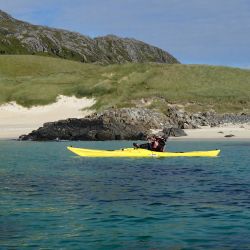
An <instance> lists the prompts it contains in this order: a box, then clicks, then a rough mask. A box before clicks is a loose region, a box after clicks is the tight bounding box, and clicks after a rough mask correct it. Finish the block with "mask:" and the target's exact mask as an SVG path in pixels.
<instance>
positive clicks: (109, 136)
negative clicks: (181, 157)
mask: <svg viewBox="0 0 250 250" xmlns="http://www.w3.org/2000/svg"><path fill="white" fill-rule="evenodd" d="M247 122H250V115H247V114H240V115H233V114H227V115H218V114H216V113H214V112H200V113H196V114H191V113H188V112H185V111H183V110H180V109H178V108H176V107H169V108H168V110H166V113H165V114H163V113H160V112H157V111H155V110H150V109H147V108H121V109H109V110H106V111H103V112H100V113H94V114H92V115H90V116H87V117H85V118H81V119H76V118H71V119H66V120H60V121H57V122H49V123H45V124H44V125H43V126H42V127H40V128H38V129H37V130H34V131H32V132H31V133H29V134H27V135H22V136H20V137H19V139H20V140H35V141H47V140H96V141H102V140H144V139H145V138H146V136H147V135H149V134H152V133H160V134H163V135H164V134H165V135H166V134H168V132H169V129H170V128H174V129H173V130H172V131H171V136H175V137H179V136H185V135H186V134H185V132H184V131H183V129H196V128H200V127H202V126H208V127H215V126H220V125H221V124H224V123H232V124H233V123H237V124H239V123H242V124H245V123H247Z"/></svg>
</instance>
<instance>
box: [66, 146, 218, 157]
mask: <svg viewBox="0 0 250 250" xmlns="http://www.w3.org/2000/svg"><path fill="white" fill-rule="evenodd" d="M67 149H68V150H70V151H71V152H73V153H75V154H76V155H79V156H82V157H150V158H152V157H216V156H218V155H219V153H220V150H219V149H216V150H209V151H191V152H156V151H151V150H147V149H142V148H123V149H119V150H97V149H87V148H74V147H67Z"/></svg>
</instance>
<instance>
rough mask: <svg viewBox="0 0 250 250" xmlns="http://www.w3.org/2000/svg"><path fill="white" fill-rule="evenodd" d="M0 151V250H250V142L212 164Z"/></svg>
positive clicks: (24, 148)
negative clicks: (85, 157)
mask: <svg viewBox="0 0 250 250" xmlns="http://www.w3.org/2000/svg"><path fill="white" fill-rule="evenodd" d="M69 144H71V145H73V146H79V147H89V148H106V149H116V148H121V147H124V146H125V147H126V146H130V145H131V142H128V141H120V142H70V143H69V142H60V143H56V142H46V143H38V142H37V143H36V142H14V141H9V142H7V141H5V142H4V141H1V142H0V198H1V200H0V249H250V142H246V141H245V142H243V141H242V142H240V141H213V142H209V141H207V142H205V141H203V142H187V141H186V142H180V141H170V142H169V150H172V151H189V150H207V149H215V148H220V149H221V150H222V153H221V156H220V157H218V158H172V159H171V158H166V159H84V158H80V157H77V156H74V155H73V154H72V153H71V152H69V151H67V150H66V148H65V147H66V146H67V145H69Z"/></svg>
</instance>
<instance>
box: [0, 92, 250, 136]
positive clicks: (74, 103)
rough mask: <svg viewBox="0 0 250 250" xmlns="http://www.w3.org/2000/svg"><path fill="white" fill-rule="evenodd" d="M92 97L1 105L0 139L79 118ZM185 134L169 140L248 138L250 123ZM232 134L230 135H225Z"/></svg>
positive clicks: (86, 111)
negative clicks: (40, 104) (45, 103)
mask: <svg viewBox="0 0 250 250" xmlns="http://www.w3.org/2000/svg"><path fill="white" fill-rule="evenodd" d="M94 103H95V100H94V99H88V98H76V97H67V96H59V97H58V99H57V102H55V103H53V104H50V105H46V106H36V107H32V108H24V107H22V106H20V105H17V104H16V103H14V102H11V103H8V104H4V105H1V106H0V140H8V139H17V138H18V137H19V136H20V135H22V134H28V133H30V132H31V131H32V130H34V129H37V128H39V127H41V126H42V125H43V124H44V123H45V122H53V121H58V120H60V119H67V118H82V117H85V116H86V115H89V114H90V113H91V112H93V111H90V110H88V108H89V107H91V106H92V105H93V104H94ZM185 132H186V133H187V136H183V137H178V138H170V140H250V123H248V124H238V125H235V124H227V125H222V126H220V127H213V128H210V127H202V128H201V129H185ZM226 135H233V136H232V137H225V136H226Z"/></svg>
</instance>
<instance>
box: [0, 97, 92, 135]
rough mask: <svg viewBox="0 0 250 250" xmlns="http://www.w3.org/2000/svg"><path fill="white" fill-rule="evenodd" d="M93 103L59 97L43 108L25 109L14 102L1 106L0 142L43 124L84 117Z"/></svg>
mask: <svg viewBox="0 0 250 250" xmlns="http://www.w3.org/2000/svg"><path fill="white" fill-rule="evenodd" d="M94 103H95V100H94V99H89V98H76V97H74V96H72V97H67V96H59V97H58V98H57V101H56V102H55V103H52V104H50V105H45V106H35V107H32V108H25V107H22V106H20V105H18V104H16V103H15V102H11V103H7V104H4V105H1V106H0V140H3V139H16V138H18V137H19V136H20V135H22V134H27V133H30V132H31V131H32V130H34V129H37V128H39V127H41V126H42V125H43V124H44V123H45V122H53V121H58V120H61V119H67V118H82V117H85V116H86V115H89V114H90V113H91V112H93V111H90V110H88V109H87V108H89V107H91V106H92V105H93V104H94Z"/></svg>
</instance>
